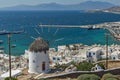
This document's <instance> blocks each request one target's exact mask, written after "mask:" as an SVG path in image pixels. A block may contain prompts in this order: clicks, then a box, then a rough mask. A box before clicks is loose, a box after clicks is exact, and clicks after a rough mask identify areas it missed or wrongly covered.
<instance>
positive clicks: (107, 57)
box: [106, 34, 109, 69]
mask: <svg viewBox="0 0 120 80" xmlns="http://www.w3.org/2000/svg"><path fill="white" fill-rule="evenodd" d="M108 36H109V34H106V69H108Z"/></svg>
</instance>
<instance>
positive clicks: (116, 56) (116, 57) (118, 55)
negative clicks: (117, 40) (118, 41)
mask: <svg viewBox="0 0 120 80" xmlns="http://www.w3.org/2000/svg"><path fill="white" fill-rule="evenodd" d="M111 59H112V60H119V59H120V51H114V52H113V53H111Z"/></svg>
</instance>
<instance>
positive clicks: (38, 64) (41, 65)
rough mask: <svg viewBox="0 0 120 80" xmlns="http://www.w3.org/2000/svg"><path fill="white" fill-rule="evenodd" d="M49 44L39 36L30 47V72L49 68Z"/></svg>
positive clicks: (45, 70) (40, 71) (43, 70)
mask: <svg viewBox="0 0 120 80" xmlns="http://www.w3.org/2000/svg"><path fill="white" fill-rule="evenodd" d="M48 49H49V46H48V44H47V42H45V41H44V40H43V39H42V38H37V39H36V40H35V41H34V42H33V43H32V44H31V45H30V47H29V50H28V53H29V69H28V72H29V73H42V72H47V71H48V70H49V55H48Z"/></svg>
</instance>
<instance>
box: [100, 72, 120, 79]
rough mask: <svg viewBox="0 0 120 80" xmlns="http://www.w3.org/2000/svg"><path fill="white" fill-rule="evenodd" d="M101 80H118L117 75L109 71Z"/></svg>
mask: <svg viewBox="0 0 120 80" xmlns="http://www.w3.org/2000/svg"><path fill="white" fill-rule="evenodd" d="M101 80H118V79H117V77H116V76H114V75H112V74H110V73H107V74H104V75H103V77H102V79H101Z"/></svg>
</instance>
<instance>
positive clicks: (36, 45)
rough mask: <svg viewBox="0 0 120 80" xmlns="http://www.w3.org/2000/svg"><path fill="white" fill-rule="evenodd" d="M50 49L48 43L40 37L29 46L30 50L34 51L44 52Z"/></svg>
mask: <svg viewBox="0 0 120 80" xmlns="http://www.w3.org/2000/svg"><path fill="white" fill-rule="evenodd" d="M48 49H49V45H48V43H47V42H46V41H44V40H43V39H42V38H40V37H39V38H37V39H36V40H35V41H34V42H33V43H32V44H31V45H30V47H29V50H30V51H34V52H42V51H45V52H46V51H47V50H48Z"/></svg>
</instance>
